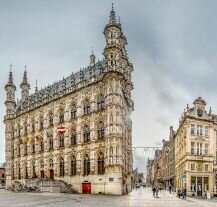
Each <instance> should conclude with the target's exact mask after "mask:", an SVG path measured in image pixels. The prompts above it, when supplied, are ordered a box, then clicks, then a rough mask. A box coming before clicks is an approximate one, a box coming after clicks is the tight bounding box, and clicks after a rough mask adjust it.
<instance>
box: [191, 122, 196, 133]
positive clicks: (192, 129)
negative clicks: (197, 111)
mask: <svg viewBox="0 0 217 207" xmlns="http://www.w3.org/2000/svg"><path fill="white" fill-rule="evenodd" d="M191 135H195V125H194V124H191Z"/></svg>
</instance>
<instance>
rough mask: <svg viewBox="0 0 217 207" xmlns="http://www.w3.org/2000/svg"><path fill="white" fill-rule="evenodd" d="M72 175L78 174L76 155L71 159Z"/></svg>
mask: <svg viewBox="0 0 217 207" xmlns="http://www.w3.org/2000/svg"><path fill="white" fill-rule="evenodd" d="M71 175H72V176H74V175H76V158H75V156H73V157H72V159H71Z"/></svg>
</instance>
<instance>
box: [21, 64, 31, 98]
mask: <svg viewBox="0 0 217 207" xmlns="http://www.w3.org/2000/svg"><path fill="white" fill-rule="evenodd" d="M26 68H27V65H25V71H24V75H23V81H22V83H21V84H20V88H21V93H22V99H25V98H26V97H27V96H28V95H29V89H30V84H29V83H28V80H27V70H26Z"/></svg>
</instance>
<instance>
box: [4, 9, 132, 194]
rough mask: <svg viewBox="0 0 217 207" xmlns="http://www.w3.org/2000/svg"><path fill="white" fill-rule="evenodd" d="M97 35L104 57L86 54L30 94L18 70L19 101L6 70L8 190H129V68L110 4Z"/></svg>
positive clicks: (94, 192) (130, 171)
mask: <svg viewBox="0 0 217 207" xmlns="http://www.w3.org/2000/svg"><path fill="white" fill-rule="evenodd" d="M103 34H104V36H105V47H104V50H103V56H104V58H103V60H101V61H96V58H95V55H94V54H93V53H92V54H91V56H90V64H89V65H88V66H87V67H86V68H83V69H80V71H78V72H77V73H75V74H73V73H72V74H70V75H69V76H68V77H66V78H63V79H62V80H60V81H58V82H55V83H53V84H50V85H49V86H48V87H46V88H44V89H41V90H38V88H37V87H36V90H35V93H33V94H30V84H29V83H28V80H27V72H26V71H25V72H24V76H23V81H22V83H21V85H20V88H21V100H18V101H16V98H15V91H16V86H15V84H14V83H13V75H12V71H10V75H9V81H8V83H7V84H6V86H5V90H6V100H5V106H6V115H5V118H4V123H5V142H6V186H7V188H10V187H11V186H13V185H14V184H15V183H18V184H22V185H26V184H28V183H31V182H35V183H36V181H40V180H43V179H46V180H47V179H49V180H51V181H52V180H55V181H58V182H60V181H62V182H63V183H67V184H68V185H69V186H72V188H73V190H75V191H77V192H79V193H92V194H100V193H102V194H115V195H122V194H124V193H125V192H126V191H128V192H130V191H131V188H132V186H131V177H132V120H131V118H130V117H131V116H130V115H131V112H132V111H133V107H134V104H133V101H132V96H131V91H132V89H133V83H132V71H133V65H132V64H131V63H130V60H129V58H128V54H127V50H126V44H127V38H126V36H125V35H124V33H123V30H122V26H121V23H120V21H118V20H117V19H116V14H115V11H114V9H113V8H112V10H111V12H110V19H109V22H108V23H107V24H106V26H105V28H104V32H103ZM76 50H79V48H76ZM60 73H61V71H60Z"/></svg>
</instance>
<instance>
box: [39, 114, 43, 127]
mask: <svg viewBox="0 0 217 207" xmlns="http://www.w3.org/2000/svg"><path fill="white" fill-rule="evenodd" d="M43 127H44V122H43V117H42V116H40V118H39V129H43Z"/></svg>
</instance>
